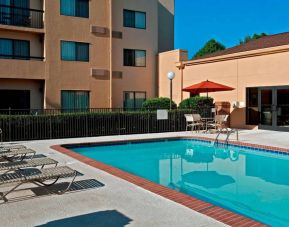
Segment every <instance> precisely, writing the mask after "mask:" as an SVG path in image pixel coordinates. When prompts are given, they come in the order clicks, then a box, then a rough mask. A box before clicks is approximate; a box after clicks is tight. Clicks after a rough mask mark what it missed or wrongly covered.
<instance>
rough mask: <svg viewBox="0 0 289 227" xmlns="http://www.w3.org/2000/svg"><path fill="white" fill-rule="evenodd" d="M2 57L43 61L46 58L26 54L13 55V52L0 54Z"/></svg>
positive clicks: (0, 57)
mask: <svg viewBox="0 0 289 227" xmlns="http://www.w3.org/2000/svg"><path fill="white" fill-rule="evenodd" d="M0 59H16V60H34V61H43V60H44V57H35V56H24V55H11V54H0Z"/></svg>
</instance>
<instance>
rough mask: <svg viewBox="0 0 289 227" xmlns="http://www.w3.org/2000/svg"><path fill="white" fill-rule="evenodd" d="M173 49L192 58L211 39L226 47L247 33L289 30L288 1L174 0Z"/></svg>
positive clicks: (273, 32) (269, 32)
mask: <svg viewBox="0 0 289 227" xmlns="http://www.w3.org/2000/svg"><path fill="white" fill-rule="evenodd" d="M175 4H176V5H175V48H176V49H186V50H188V51H189V57H190V58H191V57H192V56H193V54H194V53H196V52H197V51H198V50H199V49H200V48H202V47H203V45H204V44H205V43H206V42H207V41H208V40H210V39H212V38H214V39H216V40H217V41H219V42H221V43H222V44H224V45H225V46H226V47H227V48H228V47H232V46H235V45H238V44H239V41H240V40H241V39H242V38H244V37H245V36H247V35H251V34H254V33H262V32H265V33H267V34H276V33H281V32H287V31H289V0H175Z"/></svg>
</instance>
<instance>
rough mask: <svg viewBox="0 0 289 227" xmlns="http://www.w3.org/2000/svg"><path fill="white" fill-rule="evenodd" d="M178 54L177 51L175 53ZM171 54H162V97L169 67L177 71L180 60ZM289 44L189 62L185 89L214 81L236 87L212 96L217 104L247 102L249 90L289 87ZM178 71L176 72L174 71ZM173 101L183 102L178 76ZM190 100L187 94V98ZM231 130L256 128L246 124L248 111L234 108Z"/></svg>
mask: <svg viewBox="0 0 289 227" xmlns="http://www.w3.org/2000/svg"><path fill="white" fill-rule="evenodd" d="M176 55H178V52H176ZM176 55H174V54H172V52H167V53H162V54H160V55H159V57H160V62H166V63H167V64H168V66H166V67H163V65H161V64H160V68H159V81H160V90H159V95H160V96H168V80H167V79H166V78H165V77H166V72H167V71H168V68H174V67H175V66H176V65H175V64H174V63H173V62H174V61H175V60H176V59H177V58H178V57H177V56H176ZM288 59H289V45H288V46H281V47H275V48H267V49H263V50H256V51H249V52H244V53H238V54H232V55H227V56H222V57H216V58H211V59H205V60H196V61H187V62H184V64H185V65H186V67H185V69H184V87H187V86H190V85H192V84H195V83H199V82H201V81H203V80H207V79H208V80H211V81H214V82H217V83H221V84H225V85H228V86H231V87H234V88H236V89H235V90H234V91H228V92H217V93H209V96H211V97H213V98H214V99H215V101H228V102H230V103H231V104H232V103H233V102H234V101H239V102H246V87H259V86H279V85H289V76H288V75H289V65H288ZM175 70H176V71H177V69H176V68H175ZM173 93H174V100H176V101H177V102H179V101H180V79H179V73H177V76H176V79H175V80H174V92H173ZM186 97H188V94H186V96H184V98H186ZM231 125H232V127H239V128H253V127H254V126H248V125H246V124H245V108H241V109H238V110H233V109H232V114H231Z"/></svg>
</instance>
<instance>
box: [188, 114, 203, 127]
mask: <svg viewBox="0 0 289 227" xmlns="http://www.w3.org/2000/svg"><path fill="white" fill-rule="evenodd" d="M194 115H195V116H194ZM185 118H186V124H187V125H186V131H188V129H189V127H191V129H192V131H194V130H195V129H196V130H197V131H199V130H200V128H201V126H202V125H203V124H202V122H201V117H200V118H198V116H197V115H196V114H185Z"/></svg>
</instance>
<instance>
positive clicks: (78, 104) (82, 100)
mask: <svg viewBox="0 0 289 227" xmlns="http://www.w3.org/2000/svg"><path fill="white" fill-rule="evenodd" d="M74 103H75V106H74V107H75V109H76V110H78V111H86V110H87V109H88V107H89V93H88V92H86V91H76V92H75V100H74Z"/></svg>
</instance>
